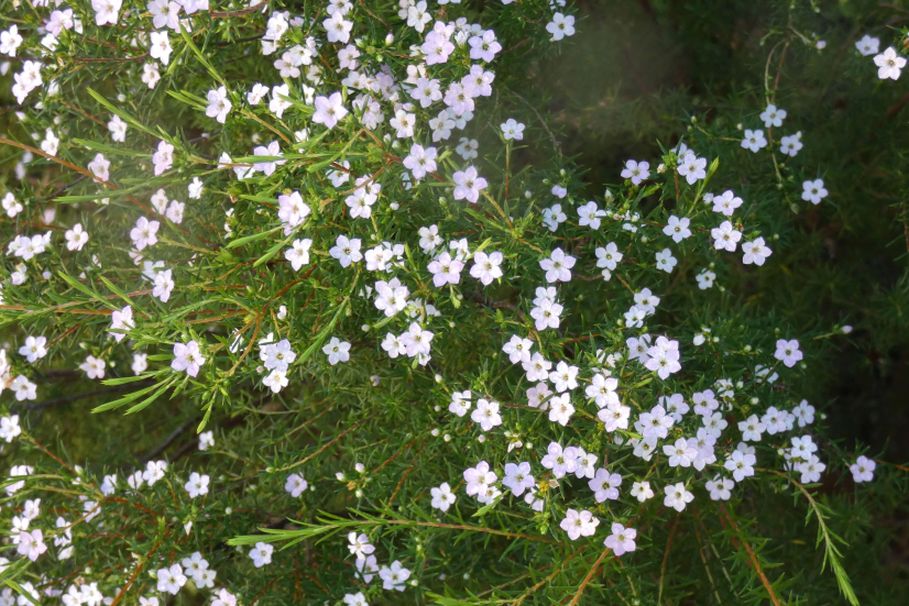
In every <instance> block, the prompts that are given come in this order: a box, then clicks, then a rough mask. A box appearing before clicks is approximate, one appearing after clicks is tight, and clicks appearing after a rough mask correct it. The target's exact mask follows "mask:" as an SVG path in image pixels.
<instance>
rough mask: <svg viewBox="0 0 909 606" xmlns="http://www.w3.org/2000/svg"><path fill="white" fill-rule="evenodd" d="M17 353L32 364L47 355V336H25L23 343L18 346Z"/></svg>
mask: <svg viewBox="0 0 909 606" xmlns="http://www.w3.org/2000/svg"><path fill="white" fill-rule="evenodd" d="M19 355H20V356H22V357H24V358H25V359H26V360H28V363H29V364H34V363H35V362H36V361H38V360H40V359H41V358H43V357H44V356H46V355H47V337H41V336H39V337H32V336H28V337H25V343H24V344H23V345H22V346H21V347H20V348H19Z"/></svg>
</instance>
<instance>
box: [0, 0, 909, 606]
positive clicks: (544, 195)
mask: <svg viewBox="0 0 909 606" xmlns="http://www.w3.org/2000/svg"><path fill="white" fill-rule="evenodd" d="M478 4H480V5H481V6H478V7H477V6H472V5H471V3H466V2H465V3H461V2H459V1H457V0H449V1H442V0H439V1H438V2H427V1H425V0H420V1H418V2H415V1H413V0H401V1H400V2H391V1H389V2H350V1H347V0H331V1H328V2H313V3H281V2H257V1H255V0H253V3H251V4H248V5H243V4H241V3H219V6H217V7H215V6H209V3H208V2H207V1H206V0H199V1H196V0H183V1H180V2H172V1H169V0H153V1H152V2H150V3H148V4H145V3H141V4H140V3H131V2H126V3H123V2H120V1H119V0H93V1H92V2H91V3H88V2H70V3H64V2H51V1H48V0H44V1H42V2H39V1H37V0H32V1H28V0H22V1H21V2H14V3H11V5H10V10H9V11H8V14H5V15H4V18H5V20H6V21H5V26H4V27H5V29H4V31H3V32H2V34H0V52H2V53H3V54H4V55H5V56H6V57H5V58H6V59H7V60H8V61H7V63H5V64H4V65H6V67H7V69H8V70H9V72H10V74H11V82H10V90H11V93H12V96H13V97H14V98H15V103H16V104H17V108H18V109H17V114H16V119H17V120H16V124H15V125H11V126H10V129H9V133H8V134H7V135H3V136H2V137H0V143H3V144H4V145H5V146H6V147H7V149H12V150H14V151H15V152H16V154H17V156H16V158H15V160H14V162H16V164H15V166H14V167H13V170H12V177H11V180H10V182H9V184H8V191H5V192H4V197H3V210H4V213H5V220H4V222H3V228H2V238H3V242H5V243H6V247H7V248H6V255H5V257H4V270H3V271H4V274H3V290H2V297H3V300H2V306H0V319H2V322H3V324H4V326H6V327H8V333H7V338H8V341H9V344H8V345H7V346H6V348H5V349H3V350H2V351H0V393H2V398H3V400H2V406H4V410H5V411H6V412H4V415H3V417H2V419H0V437H2V438H3V440H4V441H5V443H6V444H5V446H4V450H3V457H4V461H5V464H6V465H7V469H8V472H7V475H8V479H7V481H6V483H5V485H4V490H5V492H6V495H7V498H6V501H5V504H4V506H3V509H2V512H0V515H2V516H3V519H4V522H5V523H8V528H9V531H8V533H6V536H5V538H4V541H5V542H4V544H3V545H4V546H3V549H4V552H3V553H4V554H5V557H4V560H3V572H2V573H0V574H2V577H0V578H2V579H3V582H4V583H5V584H6V589H5V590H4V593H2V594H0V603H9V604H13V603H30V602H40V603H45V602H47V603H56V602H58V601H59V602H62V603H64V604H100V603H102V602H103V603H112V604H120V603H139V604H163V603H176V602H173V601H168V600H172V599H174V598H171V596H181V598H178V599H184V600H186V601H185V602H179V603H211V604H216V605H233V604H253V603H261V604H291V603H294V604H300V603H305V604H317V603H319V604H321V603H339V604H345V605H348V606H353V605H364V604H367V603H368V604H383V603H388V604H394V603H397V604H400V603H438V604H503V603H508V604H531V603H540V604H543V603H546V604H548V603H565V604H580V603H585V604H587V603H589V604H599V603H606V601H615V600H616V599H621V600H623V601H625V602H626V603H645V604H646V603H663V602H666V603H680V602H685V603H693V602H691V600H692V599H693V600H695V602H694V603H702V602H704V601H705V600H706V599H708V598H706V597H705V596H706V595H709V596H710V597H709V600H710V601H711V602H716V603H723V604H725V603H740V602H753V603H766V602H767V601H768V600H769V601H770V602H771V603H774V604H781V603H783V600H787V601H789V600H790V599H791V600H792V601H800V600H802V601H804V600H808V601H810V602H812V603H824V600H827V601H830V600H836V599H844V600H846V601H847V602H849V603H852V604H857V603H858V596H857V595H856V592H855V591H854V589H853V586H852V583H851V581H850V578H849V575H848V574H847V566H846V564H845V563H844V555H845V554H847V553H848V552H846V550H845V541H844V540H843V539H842V538H841V537H840V534H841V533H842V531H841V530H839V529H838V526H837V524H838V523H839V522H841V520H840V519H839V518H837V517H836V516H835V515H834V513H833V511H832V510H831V508H830V506H829V505H827V504H826V503H825V498H824V496H823V495H822V494H821V491H820V488H821V483H822V482H824V481H825V479H828V480H829V481H831V482H838V483H841V484H846V483H848V482H849V481H851V482H854V483H865V482H870V481H871V480H873V479H874V477H875V474H876V473H877V471H878V470H877V464H876V462H875V460H874V459H873V458H870V457H868V456H864V455H860V456H857V455H856V454H855V453H852V452H846V451H843V450H841V449H840V447H839V446H838V445H837V444H836V443H833V442H830V441H828V440H826V439H825V436H824V433H823V428H822V427H818V425H822V424H821V423H819V421H820V419H821V414H820V412H819V410H818V409H817V408H816V407H815V405H812V404H811V403H809V402H808V401H807V400H806V399H805V398H804V397H803V395H802V393H801V390H802V389H803V387H804V379H803V372H804V370H805V368H806V367H807V365H808V364H809V363H810V362H811V360H812V357H813V356H814V355H816V352H817V351H818V350H820V349H821V348H823V346H824V343H826V342H827V340H828V339H834V338H838V337H839V336H841V335H845V334H848V333H849V332H850V331H851V328H850V327H849V326H848V325H842V324H841V325H837V326H823V327H804V326H791V325H785V324H783V323H778V322H777V321H776V320H775V318H773V317H765V316H763V315H757V314H755V313H754V308H752V307H750V305H749V302H748V301H747V300H744V298H743V297H742V296H741V295H740V293H738V292H737V290H736V287H737V286H739V285H741V284H742V283H743V282H744V281H746V280H751V279H756V278H755V277H756V276H759V275H760V273H761V272H763V271H765V269H767V268H768V266H770V265H772V264H773V263H774V259H775V255H776V254H777V251H778V250H779V249H780V247H785V246H786V244H787V243H786V242H785V239H784V238H781V237H780V235H779V232H780V231H781V225H784V224H785V222H786V221H788V220H789V217H790V215H791V210H790V207H794V208H796V210H798V209H799V208H808V207H813V206H818V205H821V206H822V205H825V204H830V203H831V199H835V198H836V192H835V191H831V190H830V189H828V187H827V185H826V183H825V177H824V175H825V172H824V167H823V166H811V165H802V164H800V163H799V155H800V152H801V150H802V148H803V146H804V144H805V143H804V139H805V138H807V134H806V133H803V131H802V130H800V127H799V122H798V116H793V115H789V113H788V112H787V111H786V109H785V104H784V102H783V100H782V99H780V98H777V92H778V91H777V88H776V86H775V85H773V83H772V80H771V79H770V78H767V80H768V83H767V84H766V88H765V91H764V96H765V99H764V101H765V102H763V103H762V104H761V105H760V106H759V107H758V106H755V107H753V108H752V109H751V113H750V115H751V118H750V119H749V121H748V123H746V124H744V125H743V127H742V132H741V133H738V132H737V133H736V134H735V136H730V134H729V133H728V132H714V131H712V130H711V127H710V126H709V125H707V126H701V125H700V124H699V123H698V122H695V124H696V125H697V128H692V129H691V131H690V136H689V137H686V138H684V139H683V140H680V141H672V142H670V145H669V146H666V147H665V148H664V149H663V152H662V153H661V154H660V155H659V157H650V158H630V159H628V160H627V161H626V162H625V163H624V165H623V166H620V167H616V171H615V173H616V174H615V183H614V184H612V185H609V186H608V187H606V189H605V190H603V189H602V186H599V184H597V185H598V187H597V190H598V191H602V192H603V193H602V194H600V195H596V196H593V195H590V194H589V193H588V191H587V189H585V188H586V187H587V186H588V185H589V184H586V183H585V182H584V179H583V176H582V170H581V169H582V168H583V167H575V166H573V165H572V164H571V163H570V162H567V161H564V160H563V159H562V158H561V157H560V155H559V154H558V153H556V150H555V149H554V146H555V144H556V142H555V141H554V138H555V135H554V134H553V133H552V131H551V130H550V129H549V126H548V124H547V120H546V116H544V115H542V114H541V113H540V112H539V111H538V110H537V109H536V108H535V107H534V105H533V104H532V103H530V102H528V100H527V99H526V98H525V97H524V93H525V92H526V91H524V90H523V89H522V82H523V83H524V84H526V82H524V81H522V79H521V75H520V67H521V66H522V65H523V64H524V63H525V62H528V61H530V60H531V58H532V57H534V56H538V55H541V54H542V55H547V54H552V53H553V52H555V51H556V50H557V49H558V45H559V44H562V43H564V42H565V41H566V39H569V38H571V37H572V36H574V35H575V33H576V30H575V28H576V26H579V25H580V23H579V22H578V21H576V17H575V16H574V12H573V11H574V9H573V8H572V7H570V6H565V3H564V2H560V1H559V0H552V1H549V0H526V1H523V2H511V1H507V0H503V1H502V2H488V3H478ZM793 31H795V32H796V34H798V35H796V34H790V36H791V37H790V38H787V40H788V42H787V45H788V44H790V43H791V44H792V45H793V47H794V48H793V50H792V51H791V52H793V53H795V52H803V53H810V52H814V51H815V49H816V48H820V47H822V45H823V44H822V42H823V41H821V40H819V39H812V38H810V37H808V36H805V35H804V34H802V33H801V32H798V31H797V30H793ZM894 40H896V37H895V36H894ZM528 41H533V43H532V44H530V43H528ZM892 44H893V45H892V46H891V45H890V44H888V43H887V42H881V40H879V39H878V38H873V37H871V36H867V35H866V36H865V37H863V38H861V39H860V40H858V41H857V42H856V43H855V49H856V53H855V55H856V56H855V57H854V59H855V61H856V62H857V63H858V62H861V61H863V62H864V63H862V65H864V66H865V68H867V69H868V70H870V72H869V73H871V74H872V76H871V77H874V75H875V73H876V76H877V78H879V79H881V80H898V79H899V77H900V73H901V70H902V69H903V68H904V67H905V63H906V59H905V58H903V57H902V56H901V54H900V52H899V51H898V50H897V49H898V47H900V46H901V45H900V44H899V43H898V41H895V42H892ZM796 47H797V48H798V50H796ZM862 57H865V58H864V59H863V58H862ZM500 65H501V68H500V67H499V66H500ZM718 142H719V144H720V148H721V149H722V150H723V152H722V154H720V153H707V152H706V151H703V150H705V149H711V150H715V149H717V144H718ZM723 145H725V147H722V146H723ZM541 150H542V151H541ZM531 152H536V153H533V154H532V153H531ZM724 154H725V155H726V156H727V157H730V158H732V157H741V156H742V155H744V154H748V155H754V156H756V157H759V158H761V159H762V160H764V161H766V162H765V165H764V166H765V167H770V170H771V172H770V173H769V175H768V174H766V173H765V172H763V169H762V172H760V173H755V174H757V175H759V177H758V178H760V179H764V180H767V179H769V180H770V181H771V183H772V187H773V188H775V191H776V192H778V197H777V198H775V199H774V203H775V207H771V205H768V204H765V203H761V204H757V203H753V202H752V201H751V200H749V194H750V193H751V192H752V191H754V190H756V189H757V188H756V187H755V188H752V186H751V185H750V183H749V180H750V179H751V178H752V176H751V174H750V173H749V172H748V171H747V170H746V169H745V168H743V167H744V166H746V164H747V163H741V162H737V161H735V162H730V164H731V165H732V166H734V167H735V169H736V170H725V169H724V166H725V165H726V163H727V160H726V159H725V158H724ZM532 155H536V156H541V157H542V160H541V161H540V162H539V163H532V162H530V161H529V159H530V158H531V156H532ZM755 197H757V194H755ZM59 376H63V377H65V380H66V381H67V384H70V383H83V382H85V381H94V382H96V383H98V384H99V385H98V386H97V389H96V390H93V391H92V392H89V395H87V396H80V397H82V398H84V399H86V400H88V401H89V404H90V405H89V406H87V407H84V408H82V409H80V410H79V411H78V416H77V417H76V419H78V420H77V421H74V422H75V423H94V422H97V421H96V419H101V420H104V421H106V422H109V423H110V425H109V426H107V427H108V429H106V430H104V431H105V432H113V433H116V432H117V431H119V429H118V428H122V427H129V428H130V429H129V431H131V432H136V433H133V434H130V435H136V436H138V437H136V438H134V439H135V440H136V443H135V444H132V445H130V444H129V441H128V440H127V441H126V443H125V444H122V446H123V447H126V448H130V447H138V448H137V449H136V450H137V451H138V452H136V451H133V452H132V453H131V454H130V455H128V456H125V455H124V454H123V453H122V452H117V451H113V450H110V449H108V448H102V447H100V445H99V444H92V443H89V444H84V443H81V444H76V443H72V442H71V441H70V440H69V436H68V431H69V430H70V428H68V427H66V426H65V425H64V426H62V427H61V429H60V433H59V435H52V436H50V440H49V439H48V438H47V437H46V436H45V435H43V434H42V430H41V423H42V421H43V419H41V417H40V415H39V413H40V411H41V410H43V409H44V408H48V407H50V406H53V404H52V402H53V400H51V399H49V398H48V396H47V395H46V394H48V393H56V391H55V390H57V391H60V389H61V388H60V385H59V383H58V382H57V379H56V377H59ZM64 389H66V388H64ZM72 395H73V394H65V393H64V394H63V395H61V396H59V397H60V398H62V399H63V400H65V401H69V400H68V398H67V396H72ZM49 402H50V403H49ZM83 403H84V402H83ZM89 410H90V411H91V412H92V413H103V414H101V415H100V416H98V417H94V418H92V419H88V417H89V416H90V414H89ZM118 413H125V415H126V419H122V418H121V417H120V416H118ZM115 415H116V416H115ZM26 418H28V422H26ZM168 420H173V421H177V425H176V429H173V427H174V425H173V423H170V424H168V426H169V427H170V429H169V430H168V431H166V432H164V434H163V435H164V438H163V442H160V443H159V439H156V440H155V441H153V442H151V443H148V444H146V443H145V440H144V438H143V433H144V432H145V431H146V430H145V428H144V426H143V425H138V426H137V425H135V424H136V423H147V424H149V427H153V426H157V427H160V425H159V424H160V423H162V422H166V421H168ZM120 423H122V424H123V425H118V424H120ZM137 427H138V429H137ZM191 429H196V431H197V433H198V436H197V437H196V438H193V439H192V440H190V441H189V442H184V445H183V446H181V448H180V449H172V448H171V446H172V445H173V444H175V443H176V442H175V441H177V440H180V439H182V438H181V436H184V432H186V431H188V430H191ZM72 431H73V433H75V431H76V428H72ZM155 431H156V430H154V429H149V433H154V432H155ZM98 439H99V440H100V439H102V438H98ZM104 439H106V438H104ZM131 439H132V438H131ZM73 449H75V450H76V452H74V451H73ZM165 453H166V454H165ZM831 472H833V473H831ZM845 475H848V476H849V477H851V480H846V479H844V477H845ZM781 498H783V499H787V501H786V503H785V505H783V508H784V509H795V510H796V514H795V517H796V519H797V521H798V522H799V523H801V520H802V517H803V516H804V515H807V519H808V529H807V530H806V529H805V528H802V527H799V528H798V529H797V530H796V531H795V532H794V536H796V537H797V538H798V541H799V544H800V545H802V546H804V545H805V542H806V541H807V544H808V547H809V549H807V550H806V551H805V552H804V553H807V554H809V555H808V556H807V557H809V558H814V559H813V560H811V562H812V566H813V569H812V570H810V571H807V572H805V571H802V570H799V569H798V568H793V570H784V571H778V570H776V569H775V567H773V566H770V565H769V564H770V561H769V560H768V559H767V557H768V556H767V555H766V554H765V549H764V543H765V542H764V541H763V540H762V539H761V538H760V537H758V536H757V535H755V534H752V533H753V529H752V528H751V524H750V521H751V520H752V519H754V518H756V517H758V516H759V515H760V512H761V511H763V510H764V508H766V507H770V506H771V504H773V505H774V506H775V507H779V504H780V499H781ZM791 498H794V499H795V500H794V503H795V505H793V504H792V503H793V501H789V500H788V499H791ZM856 498H858V499H862V498H865V497H863V495H862V492H861V491H859V492H857V493H856ZM781 525H782V523H781ZM815 535H816V537H817V541H816V543H815V541H814V537H815ZM680 537H684V539H683V538H680ZM679 544H682V545H681V546H680V545H679ZM815 547H816V549H815ZM795 549H796V548H795V547H793V550H795ZM671 551H685V552H687V555H686V556H684V557H683V559H685V560H690V562H687V561H686V562H685V563H684V564H677V565H675V566H676V567H675V568H672V569H669V568H667V566H668V564H667V562H668V561H669V557H670V552H671ZM799 553H801V552H799ZM732 554H736V555H734V556H733V555H732ZM678 557H679V556H678V555H675V554H674V555H673V558H674V559H677V558H678ZM827 569H829V572H830V576H831V578H832V579H834V581H835V587H836V589H831V587H833V585H832V584H831V583H833V582H831V583H825V582H822V581H819V583H818V585H816V586H814V585H812V584H811V583H807V584H805V585H804V586H795V585H794V584H793V583H791V582H790V577H792V578H794V577H796V576H797V575H804V577H807V578H820V579H822V580H824V581H825V580H826V577H823V576H819V575H821V574H822V573H823V572H824V571H825V570H827ZM809 575H813V576H809ZM804 577H803V578H804ZM692 584H695V585H697V586H698V589H697V590H693V589H692ZM703 588H709V589H707V590H706V591H703ZM398 592H401V593H400V594H399V593H398ZM836 592H838V594H839V596H840V597H839V598H837V597H835V596H836V595H837V593H836ZM787 595H788V596H791V597H788V598H787V597H786V596H787ZM692 596H699V597H692ZM686 600H687V602H686Z"/></svg>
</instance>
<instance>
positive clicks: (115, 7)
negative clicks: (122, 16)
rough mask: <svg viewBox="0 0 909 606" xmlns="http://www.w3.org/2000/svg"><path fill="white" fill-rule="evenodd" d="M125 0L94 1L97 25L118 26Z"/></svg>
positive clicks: (93, 7) (93, 6)
mask: <svg viewBox="0 0 909 606" xmlns="http://www.w3.org/2000/svg"><path fill="white" fill-rule="evenodd" d="M122 4H123V0H92V9H93V10H94V11H95V24H96V25H106V24H110V25H116V24H117V19H118V18H119V13H120V7H121V6H122Z"/></svg>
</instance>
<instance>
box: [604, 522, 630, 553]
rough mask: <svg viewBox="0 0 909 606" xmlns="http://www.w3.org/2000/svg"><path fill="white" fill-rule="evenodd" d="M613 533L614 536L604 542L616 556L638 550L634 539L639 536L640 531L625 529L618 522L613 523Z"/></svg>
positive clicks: (611, 535)
mask: <svg viewBox="0 0 909 606" xmlns="http://www.w3.org/2000/svg"><path fill="white" fill-rule="evenodd" d="M611 532H612V534H610V535H609V536H608V537H606V540H604V541H603V545H605V546H606V547H608V548H609V549H611V550H612V553H614V554H615V555H616V556H623V555H625V554H626V553H630V552H632V551H634V550H635V549H636V548H637V546H636V545H635V542H634V539H635V538H636V537H637V536H638V531H637V530H635V529H634V528H625V527H624V526H622V525H621V524H619V523H618V522H613V523H612V528H611Z"/></svg>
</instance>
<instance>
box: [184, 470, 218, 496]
mask: <svg viewBox="0 0 909 606" xmlns="http://www.w3.org/2000/svg"><path fill="white" fill-rule="evenodd" d="M210 481H211V478H210V477H209V476H208V475H205V474H199V473H198V472H195V471H194V472H192V473H191V474H189V480H187V481H186V484H184V485H183V488H185V489H186V493H187V494H188V495H189V498H191V499H195V498H196V497H199V496H202V495H206V494H208V484H209V482H210Z"/></svg>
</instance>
